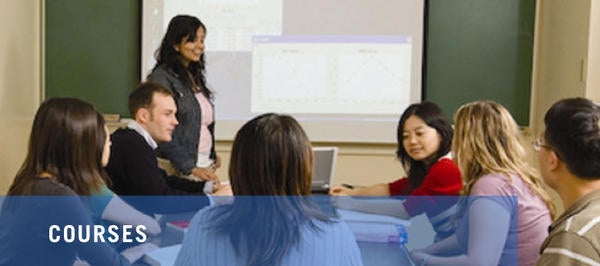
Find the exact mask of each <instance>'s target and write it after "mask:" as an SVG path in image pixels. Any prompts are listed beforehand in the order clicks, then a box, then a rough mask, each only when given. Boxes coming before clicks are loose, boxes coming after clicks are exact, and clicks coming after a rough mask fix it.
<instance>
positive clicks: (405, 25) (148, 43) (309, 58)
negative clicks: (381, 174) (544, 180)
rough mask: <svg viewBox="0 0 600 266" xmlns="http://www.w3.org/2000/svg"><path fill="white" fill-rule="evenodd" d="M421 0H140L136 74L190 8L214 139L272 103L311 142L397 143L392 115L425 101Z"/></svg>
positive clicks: (150, 63)
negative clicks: (202, 31) (200, 29)
mask: <svg viewBox="0 0 600 266" xmlns="http://www.w3.org/2000/svg"><path fill="white" fill-rule="evenodd" d="M424 2H425V0H369V1H348V0H177V1H170V0H169V1H167V0H144V1H143V3H142V4H143V16H142V20H143V21H142V28H143V32H142V55H141V57H142V64H141V78H142V79H145V78H146V76H147V75H148V74H149V73H150V71H151V69H152V68H153V67H154V65H155V60H154V53H155V51H156V49H157V48H158V46H159V45H160V42H161V39H162V37H163V35H164V33H165V31H166V28H167V25H168V22H169V21H170V20H171V18H172V17H174V16H175V15H178V14H188V15H192V16H196V17H198V18H199V19H200V20H201V21H202V22H203V23H204V24H205V25H206V28H207V34H206V40H205V44H206V48H205V52H204V56H205V61H206V81H207V84H208V86H209V88H210V89H211V90H212V91H214V101H215V102H214V103H215V115H216V121H217V123H216V125H217V128H216V131H215V132H216V133H215V134H216V135H215V136H216V138H217V139H220V140H231V139H233V136H234V135H235V133H236V131H237V130H238V129H239V127H240V126H241V125H242V124H243V123H244V122H246V121H248V120H249V119H250V118H252V117H254V116H256V115H258V114H260V113H265V112H276V113H286V114H290V115H292V116H294V117H295V118H296V119H298V120H299V121H300V123H301V124H302V126H303V128H304V129H305V130H306V132H307V133H308V134H309V136H310V138H311V140H313V141H349V142H354V141H360V142H386V143H393V142H395V141H396V137H395V135H396V132H395V131H396V126H397V122H398V117H399V116H400V114H401V113H402V112H403V111H404V109H405V108H406V107H407V106H408V105H409V104H411V103H414V102H418V101H421V91H422V89H421V80H422V73H421V70H422V57H423V55H422V51H423V40H422V38H423V20H424V16H423V15H424Z"/></svg>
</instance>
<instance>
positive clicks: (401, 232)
mask: <svg viewBox="0 0 600 266" xmlns="http://www.w3.org/2000/svg"><path fill="white" fill-rule="evenodd" d="M396 229H397V230H398V242H399V243H400V245H406V243H408V233H406V228H404V226H403V225H401V224H399V225H397V226H396Z"/></svg>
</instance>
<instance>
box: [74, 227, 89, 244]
mask: <svg viewBox="0 0 600 266" xmlns="http://www.w3.org/2000/svg"><path fill="white" fill-rule="evenodd" d="M84 230H85V231H84ZM77 236H78V237H79V242H83V243H87V242H90V227H89V226H86V227H85V228H83V226H81V225H78V226H77Z"/></svg>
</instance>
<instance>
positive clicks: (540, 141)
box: [531, 137, 552, 151]
mask: <svg viewBox="0 0 600 266" xmlns="http://www.w3.org/2000/svg"><path fill="white" fill-rule="evenodd" d="M531 145H532V146H533V149H534V150H535V151H540V150H541V149H542V148H546V149H549V150H552V147H550V146H548V145H546V144H544V143H543V139H542V137H539V138H537V139H535V140H534V141H532V142H531Z"/></svg>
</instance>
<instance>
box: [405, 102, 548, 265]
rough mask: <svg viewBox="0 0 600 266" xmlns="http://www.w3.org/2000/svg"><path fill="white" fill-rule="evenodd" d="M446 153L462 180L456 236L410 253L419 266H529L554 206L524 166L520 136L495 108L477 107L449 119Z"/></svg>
mask: <svg viewBox="0 0 600 266" xmlns="http://www.w3.org/2000/svg"><path fill="white" fill-rule="evenodd" d="M454 121H455V135H454V140H453V143H452V151H453V152H454V156H455V158H456V161H457V162H458V166H459V168H460V170H461V173H462V174H463V179H464V182H465V188H464V189H463V191H462V194H463V195H464V196H469V197H468V198H466V200H465V201H464V202H463V203H464V204H460V211H459V214H460V215H459V216H460V218H458V219H457V221H458V224H457V229H456V233H455V234H454V235H453V236H451V237H448V238H446V239H444V240H442V241H440V242H437V243H435V244H433V245H431V246H429V247H427V248H425V249H423V250H420V251H415V252H413V257H415V258H416V259H417V260H418V261H420V262H421V265H524V266H527V265H533V264H535V261H536V259H537V257H538V253H539V249H540V246H541V244H542V241H543V240H544V238H545V237H546V236H547V235H548V231H547V230H548V226H549V225H550V222H551V217H552V216H553V215H554V205H553V204H552V201H551V199H550V196H549V195H548V193H547V192H546V191H545V190H544V187H543V182H542V180H541V178H540V177H539V176H538V175H537V174H536V173H535V171H534V170H533V168H532V167H530V166H529V165H528V164H527V157H526V156H527V154H526V152H525V149H524V148H523V146H522V145H521V141H520V138H521V133H520V132H519V128H518V126H517V123H516V122H515V120H514V119H513V118H512V116H511V115H510V113H509V112H508V111H507V110H506V109H505V108H504V107H503V106H502V105H500V104H498V103H495V102H491V101H477V102H472V103H467V104H465V105H463V106H461V107H460V108H459V109H458V111H457V112H456V114H455V116H454Z"/></svg>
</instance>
